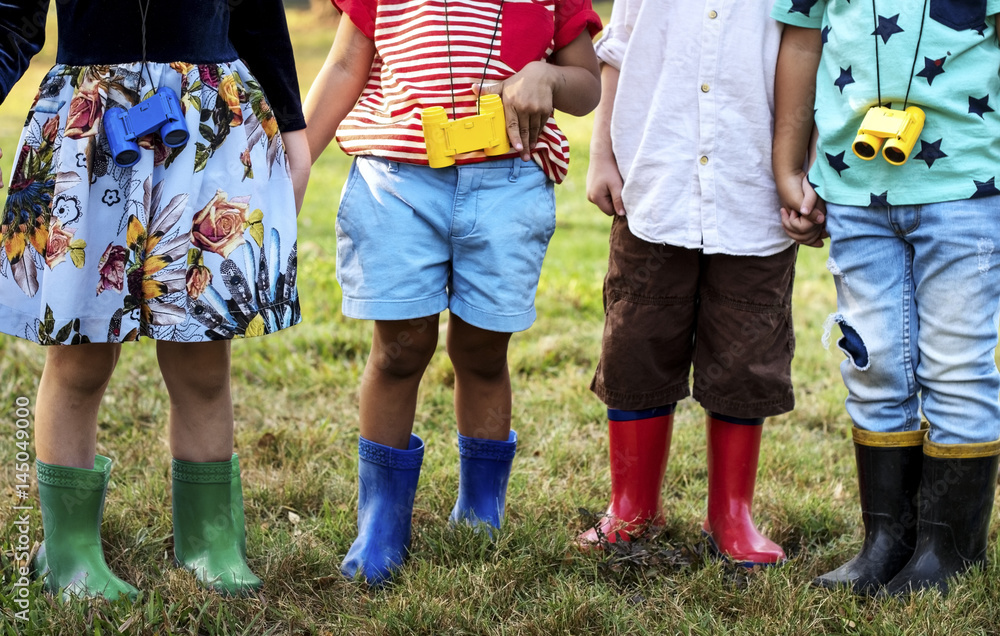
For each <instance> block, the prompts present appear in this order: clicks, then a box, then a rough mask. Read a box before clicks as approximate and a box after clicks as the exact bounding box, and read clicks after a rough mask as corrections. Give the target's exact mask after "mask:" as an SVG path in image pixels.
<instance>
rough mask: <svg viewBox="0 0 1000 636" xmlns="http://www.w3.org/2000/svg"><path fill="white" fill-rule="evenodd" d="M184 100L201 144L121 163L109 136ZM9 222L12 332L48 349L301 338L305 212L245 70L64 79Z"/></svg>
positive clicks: (5, 302) (152, 70)
mask: <svg viewBox="0 0 1000 636" xmlns="http://www.w3.org/2000/svg"><path fill="white" fill-rule="evenodd" d="M165 86H166V87H170V88H172V89H173V90H174V92H175V93H176V94H177V96H178V97H179V101H180V106H181V110H182V112H183V117H184V120H185V122H186V124H187V130H188V133H189V138H188V141H187V143H186V144H185V145H183V146H180V147H176V148H171V147H168V146H166V145H165V144H164V143H163V141H162V139H160V136H159V134H157V133H156V132H153V133H150V134H147V135H145V136H143V137H141V138H140V139H139V146H140V159H139V162H138V163H137V164H135V165H134V166H132V167H129V168H123V167H120V166H118V165H117V164H115V163H114V162H113V161H112V158H111V155H110V151H109V147H108V141H107V137H106V135H105V132H104V126H103V125H102V121H103V118H104V115H105V113H106V112H107V111H108V109H110V108H113V107H121V108H124V109H126V110H128V109H129V108H130V107H132V106H134V105H135V104H137V103H139V102H140V101H142V100H143V99H145V98H148V97H149V96H151V95H152V94H153V93H152V88H153V87H156V88H160V87H165ZM18 148H19V155H18V157H17V160H16V162H15V164H14V170H13V173H12V175H11V180H10V186H9V188H10V189H9V193H8V196H7V205H6V208H5V209H4V211H3V216H2V218H0V332H4V333H8V334H12V335H15V336H19V337H22V338H26V339H28V340H32V341H35V342H38V343H41V344H81V343H88V342H123V341H128V340H138V339H139V338H153V339H157V340H172V341H179V342H198V341H205V340H223V339H231V338H239V337H249V336H257V335H262V334H266V333H271V332H273V331H277V330H279V329H283V328H285V327H289V326H291V325H294V324H296V323H298V322H299V320H300V312H299V301H298V293H297V291H296V286H295V276H296V221H295V201H294V194H293V192H292V184H291V179H290V178H289V175H288V168H287V166H286V163H285V153H284V147H283V146H282V143H281V135H280V134H279V133H278V126H277V122H276V120H275V117H274V113H273V112H272V111H271V108H270V106H269V105H268V103H267V100H266V99H265V97H264V94H263V92H262V91H261V88H260V85H259V84H258V83H257V82H256V80H255V79H254V78H253V76H252V75H251V74H250V72H249V71H248V70H247V68H246V66H245V65H244V64H243V63H242V62H239V61H234V62H231V63H224V64H200V65H192V64H186V63H173V64H147V65H146V66H142V65H141V64H138V63H136V64H123V65H115V66H66V65H56V66H55V67H53V68H52V70H51V71H50V72H49V73H48V75H46V77H45V80H44V81H43V82H42V85H41V87H40V89H39V92H38V96H37V97H36V98H35V102H34V104H33V106H32V108H31V111H30V113H29V114H28V119H27V122H26V123H25V127H24V132H23V134H22V137H21V143H20V144H19V146H18Z"/></svg>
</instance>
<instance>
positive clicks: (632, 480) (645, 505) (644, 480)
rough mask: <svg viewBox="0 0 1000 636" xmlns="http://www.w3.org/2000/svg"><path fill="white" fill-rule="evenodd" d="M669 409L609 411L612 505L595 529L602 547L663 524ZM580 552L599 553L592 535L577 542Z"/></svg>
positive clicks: (670, 426) (592, 532)
mask: <svg viewBox="0 0 1000 636" xmlns="http://www.w3.org/2000/svg"><path fill="white" fill-rule="evenodd" d="M673 423H674V405H672V404H671V405H670V406H667V407H661V408H656V409H649V410H646V411H618V410H614V409H608V437H609V440H610V443H611V453H610V455H611V504H610V505H609V506H608V510H607V512H605V513H604V517H602V518H601V521H600V522H599V523H598V525H597V527H598V528H599V529H600V531H601V534H603V535H604V536H605V537H606V538H607V541H608V542H610V543H614V542H616V541H619V540H621V541H631V540H632V539H633V538H634V537H638V536H641V535H642V533H643V532H644V531H645V530H646V529H647V528H648V527H649V526H650V525H660V524H662V523H663V505H662V502H661V499H660V488H661V486H662V485H663V475H664V473H665V472H666V470H667V456H668V455H669V451H670V434H671V433H672V432H673ZM576 542H577V544H578V545H580V546H581V547H584V548H600V547H601V541H600V537H599V536H598V533H597V529H595V528H591V529H589V530H587V531H586V532H584V533H582V534H581V535H580V536H578V537H577V538H576Z"/></svg>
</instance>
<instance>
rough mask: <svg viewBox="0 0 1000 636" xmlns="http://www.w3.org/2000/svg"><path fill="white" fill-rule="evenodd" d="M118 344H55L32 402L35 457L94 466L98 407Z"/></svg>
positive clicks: (119, 346) (113, 362)
mask: <svg viewBox="0 0 1000 636" xmlns="http://www.w3.org/2000/svg"><path fill="white" fill-rule="evenodd" d="M119 354H121V345H118V344H86V345H72V346H53V347H49V348H48V349H47V350H46V355H45V369H44V370H43V371H42V379H41V381H40V382H39V384H38V400H37V402H36V403H35V404H36V406H35V452H36V456H37V457H38V459H39V461H42V462H44V463H46V464H58V465H60V466H69V467H73V468H87V469H93V468H94V455H95V453H96V447H97V411H98V408H99V407H100V405H101V398H103V397H104V391H105V390H106V389H107V388H108V382H109V381H110V380H111V374H112V373H113V372H114V370H115V365H116V364H117V363H118V356H119Z"/></svg>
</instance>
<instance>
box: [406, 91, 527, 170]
mask: <svg viewBox="0 0 1000 636" xmlns="http://www.w3.org/2000/svg"><path fill="white" fill-rule="evenodd" d="M421 119H422V120H423V124H424V142H425V143H426V144H427V160H428V162H429V163H430V166H431V168H445V167H447V166H450V165H453V164H454V163H455V155H458V154H461V153H463V152H472V151H473V150H482V151H484V152H485V153H486V154H487V156H490V157H493V156H496V155H502V154H505V153H507V152H508V151H509V150H510V141H508V139H507V122H506V120H505V119H504V116H503V103H501V101H500V96H499V95H482V96H481V97H480V98H479V114H478V115H471V116H469V117H461V118H459V119H456V120H454V121H449V120H448V115H446V114H445V111H444V108H442V107H440V106H431V107H430V108H425V109H424V111H423V114H422V115H421Z"/></svg>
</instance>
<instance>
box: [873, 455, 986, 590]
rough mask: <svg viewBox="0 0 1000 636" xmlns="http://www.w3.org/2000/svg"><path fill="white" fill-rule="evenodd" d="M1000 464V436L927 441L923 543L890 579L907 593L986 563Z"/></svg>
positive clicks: (939, 584) (919, 527) (891, 585)
mask: <svg viewBox="0 0 1000 636" xmlns="http://www.w3.org/2000/svg"><path fill="white" fill-rule="evenodd" d="M998 464H1000V440H998V441H996V442H987V443H985V444H935V443H933V442H930V441H927V442H925V443H924V470H923V477H922V479H921V481H920V521H919V522H918V525H917V547H916V550H915V551H914V553H913V557H912V558H910V561H909V562H908V563H907V564H906V566H905V567H904V568H903V569H902V570H900V571H899V573H898V574H896V576H895V577H894V578H893V579H892V581H890V582H889V584H888V585H886V588H885V592H886V594H889V595H893V596H901V595H904V594H908V593H910V592H915V591H917V590H923V589H929V588H933V587H936V588H938V589H939V590H941V593H942V594H946V593H947V592H948V579H949V578H950V577H953V576H956V575H958V574H961V573H962V572H965V571H966V570H968V569H969V568H970V567H972V566H974V565H976V564H983V565H985V564H986V542H987V538H988V535H989V530H990V516H991V514H992V512H993V496H994V493H995V491H996V484H997V466H998Z"/></svg>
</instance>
